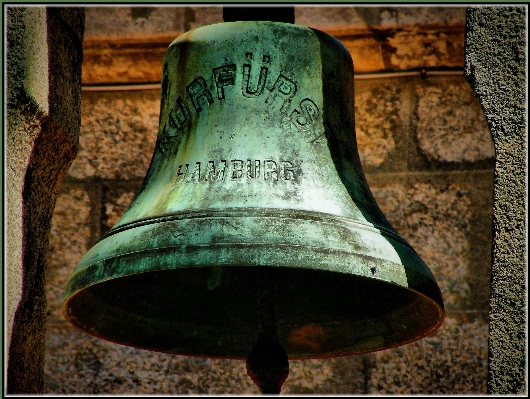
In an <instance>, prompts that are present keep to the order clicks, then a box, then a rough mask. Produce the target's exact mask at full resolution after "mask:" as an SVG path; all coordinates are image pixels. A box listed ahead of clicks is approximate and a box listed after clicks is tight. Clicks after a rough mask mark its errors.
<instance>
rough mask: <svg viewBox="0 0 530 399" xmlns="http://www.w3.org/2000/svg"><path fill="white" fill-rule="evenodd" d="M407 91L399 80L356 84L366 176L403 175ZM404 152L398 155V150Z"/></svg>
mask: <svg viewBox="0 0 530 399" xmlns="http://www.w3.org/2000/svg"><path fill="white" fill-rule="evenodd" d="M406 95H407V87H406V85H404V84H403V82H402V81H399V79H373V80H372V79H371V80H370V81H362V80H361V81H356V82H355V133H356V138H357V145H358V148H359V156H360V158H361V163H362V165H363V168H364V170H365V171H366V172H370V171H372V170H384V169H385V168H381V166H386V169H387V170H393V171H402V170H405V169H406V157H405V156H402V155H403V154H404V152H405V151H404V150H405V149H406V147H405V145H406V143H407V140H406V137H407V135H408V113H410V112H407V111H409V109H408V108H407V104H408V102H407V101H406V98H404V96H406ZM398 149H399V150H401V151H397V150H398Z"/></svg>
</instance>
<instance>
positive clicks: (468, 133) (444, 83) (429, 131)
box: [416, 78, 494, 162]
mask: <svg viewBox="0 0 530 399" xmlns="http://www.w3.org/2000/svg"><path fill="white" fill-rule="evenodd" d="M416 92H417V96H418V107H417V111H416V113H417V115H418V120H417V122H416V134H417V140H418V145H419V147H420V148H421V150H422V151H423V154H424V155H425V156H426V157H427V158H428V159H429V160H430V161H432V160H434V161H438V162H477V161H480V160H485V159H492V158H493V156H494V151H493V140H492V139H491V135H490V133H489V129H488V126H487V124H486V119H485V118H484V114H483V113H482V109H481V108H480V103H479V102H478V101H477V98H476V96H475V93H473V90H472V89H471V88H470V87H469V84H467V83H466V82H465V81H464V79H463V78H461V79H452V80H449V79H447V78H445V79H443V78H429V79H427V80H426V81H425V83H424V84H419V85H416Z"/></svg>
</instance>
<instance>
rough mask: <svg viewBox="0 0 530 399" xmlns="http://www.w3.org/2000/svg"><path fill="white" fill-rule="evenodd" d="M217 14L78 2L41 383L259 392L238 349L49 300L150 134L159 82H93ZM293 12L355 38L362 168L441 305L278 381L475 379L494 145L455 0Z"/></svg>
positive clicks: (482, 337)
mask: <svg viewBox="0 0 530 399" xmlns="http://www.w3.org/2000/svg"><path fill="white" fill-rule="evenodd" d="M221 15H222V14H221V9H220V8H219V7H189V8H184V7H181V8H179V7H160V8H141V9H140V8H127V7H125V8H104V9H103V8H91V7H87V8H86V33H85V35H86V40H85V42H84V49H85V50H86V53H85V54H86V57H85V60H84V64H83V68H84V69H83V82H84V84H85V85H90V84H95V85H100V86H98V87H100V88H99V89H98V88H94V87H92V88H89V87H86V88H85V90H84V91H83V97H82V127H81V136H80V148H79V153H78V157H77V158H76V160H75V161H74V163H73V165H72V167H71V168H70V170H69V172H68V176H67V178H66V180H65V183H64V184H63V186H62V189H61V192H60V194H59V197H58V200H57V206H56V208H55V212H54V217H53V220H52V232H51V235H50V256H49V268H48V273H47V276H46V278H47V284H48V286H47V294H48V316H47V317H48V323H47V337H46V370H45V389H44V392H45V393H48V394H191V393H194V394H221V393H229V394H256V393H258V391H257V388H256V387H255V386H254V385H253V383H252V382H251V380H250V378H249V377H248V376H247V375H246V370H245V365H244V362H241V361H233V360H211V359H201V358H190V357H182V356H173V355H166V354H160V353H155V352H148V351H143V350H138V349H133V348H129V347H124V346H120V345H117V344H112V343H109V342H106V341H103V340H99V339H96V338H93V337H91V336H88V335H86V334H84V333H82V332H79V331H77V330H76V329H74V328H73V327H71V326H70V325H69V324H68V323H67V322H66V321H65V320H64V319H63V317H62V316H61V314H60V306H61V301H62V292H63V289H64V286H65V284H66V281H67V279H68V278H69V275H70V273H71V271H72V270H73V268H74V266H75V265H76V263H77V262H78V260H79V259H80V258H81V256H82V255H83V254H84V253H85V252H86V251H87V250H88V249H89V248H90V247H91V245H93V243H94V242H95V240H97V238H98V237H99V236H100V235H101V234H103V233H104V232H105V231H106V230H108V229H109V228H110V227H112V225H113V224H114V223H116V222H117V220H118V219H119V217H120V215H121V214H122V213H123V212H124V210H125V209H126V207H127V206H128V204H129V203H130V202H131V201H132V199H133V198H134V195H135V193H136V192H137V191H138V189H139V187H140V185H141V182H142V180H143V177H144V175H145V172H146V170H147V167H148V165H149V161H150V158H151V155H152V153H153V150H154V145H155V140H156V132H157V126H158V113H159V106H160V90H159V88H158V86H156V85H155V86H126V87H120V88H118V87H116V86H107V87H105V88H101V85H104V84H118V83H131V82H132V83H135V84H138V85H141V84H146V83H156V82H157V79H159V76H160V71H161V69H160V65H161V55H160V58H159V59H158V58H157V57H158V55H157V56H156V57H154V56H153V57H152V58H149V56H146V57H143V58H142V57H140V55H141V54H145V53H147V54H162V55H163V50H161V49H163V48H164V46H167V44H169V42H170V41H171V39H168V37H170V36H171V35H174V36H173V37H176V36H177V35H178V34H179V33H181V32H184V31H186V30H188V29H192V28H195V27H198V26H202V25H205V24H209V23H216V22H221V20H222V17H221ZM296 23H297V24H300V25H307V26H311V27H316V28H320V29H322V30H324V31H327V32H329V33H332V34H334V35H336V37H338V38H339V39H340V40H342V41H343V42H344V44H345V45H346V46H347V48H348V49H349V50H350V52H351V53H352V56H353V60H354V64H355V65H356V71H357V73H358V74H357V75H356V79H355V112H356V133H357V141H358V143H359V152H360V156H361V161H362V163H363V168H364V171H365V174H366V177H367V180H368V183H369V184H370V188H371V190H372V192H373V194H374V196H375V198H376V200H377V202H378V204H379V205H380V207H381V209H382V210H383V212H384V213H385V215H386V216H387V218H388V219H389V221H390V222H391V223H392V225H393V226H394V227H395V229H396V230H397V232H398V233H399V234H400V235H401V236H402V237H404V238H405V239H406V240H407V241H409V243H410V244H411V245H412V246H413V247H414V248H415V249H416V251H417V252H418V253H419V254H420V256H421V257H422V258H423V259H424V261H425V262H426V263H427V264H428V265H429V267H430V269H431V270H432V271H433V273H434V275H435V277H436V279H437V281H438V283H439V285H440V288H441V290H442V295H443V297H444V301H445V305H446V311H447V318H446V320H445V322H444V325H443V326H442V327H441V329H440V330H439V331H438V332H437V333H435V334H434V335H433V336H430V337H428V338H425V339H423V340H421V341H418V342H416V343H413V344H409V345H406V346H403V347H399V348H395V349H391V350H386V351H382V352H377V353H373V354H368V355H362V356H356V357H345V358H335V359H327V360H307V361H291V372H290V376H289V378H288V380H287V381H286V383H285V384H284V386H283V389H282V392H283V393H285V394H295V393H322V394H324V393H337V394H389V393H392V394H409V393H410V394H485V393H486V385H487V358H488V347H487V344H488V298H489V281H490V264H491V240H492V190H493V185H492V184H493V183H492V181H493V156H494V149H493V142H492V139H491V135H490V132H489V130H488V126H487V124H486V121H485V118H484V116H483V113H482V110H481V107H480V104H479V103H478V101H477V99H476V98H475V95H474V93H473V91H472V89H471V88H470V86H469V84H468V83H467V82H466V80H465V78H464V73H463V60H464V54H463V45H464V43H463V37H464V36H463V34H464V27H465V8H462V7H445V8H441V7H434V8H430V7H426V8H406V7H404V8H401V7H400V8H392V7H384V8H372V7H360V8H356V7H325V8H320V7H296ZM131 38H132V39H131ZM149 38H150V39H151V41H150V40H149ZM168 40H169V41H168ZM133 43H136V45H135V46H133ZM120 57H121V58H120ZM116 59H119V60H120V62H119V63H115V62H114V60H116ZM133 61H134V62H135V65H133ZM124 65H125V66H127V65H128V67H127V68H125V69H126V70H124V69H123V68H124ZM156 65H159V66H158V67H157V66H156ZM358 65H360V67H359V68H357V66H358ZM105 66H106V67H105ZM135 66H138V69H135V68H134V67H135ZM157 68H158V69H157ZM96 70H97V71H96ZM422 71H423V73H422ZM390 72H392V73H393V74H390ZM403 72H405V73H403Z"/></svg>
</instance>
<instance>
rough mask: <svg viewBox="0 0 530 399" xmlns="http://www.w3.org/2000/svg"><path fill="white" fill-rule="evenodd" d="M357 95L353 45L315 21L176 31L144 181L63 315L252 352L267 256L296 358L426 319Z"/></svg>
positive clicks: (437, 298)
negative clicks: (359, 122) (371, 164)
mask: <svg viewBox="0 0 530 399" xmlns="http://www.w3.org/2000/svg"><path fill="white" fill-rule="evenodd" d="M353 106H354V104H353V65H352V61H351V58H350V56H349V54H348V52H347V50H346V49H345V48H344V47H343V46H342V45H341V44H340V43H339V42H338V41H337V40H335V39H334V38H332V37H331V36H329V35H326V34H324V33H322V32H319V31H316V30H312V29H309V28H304V27H301V26H296V25H291V24H283V23H273V22H230V23H223V24H216V25H210V26H206V27H202V28H199V29H196V30H193V31H190V32H188V33H186V34H184V35H182V36H180V37H179V38H178V39H176V40H175V41H174V42H173V43H172V44H171V45H170V47H169V49H168V51H167V53H166V55H165V59H164V67H163V80H162V104H161V113H160V125H159V132H158V139H157V146H156V150H155V153H154V155H153V159H152V162H151V166H150V168H149V171H148V173H147V176H146V178H145V181H144V184H143V186H142V188H141V190H140V192H139V194H138V196H137V197H136V199H135V200H134V201H133V203H132V205H131V207H130V208H129V209H128V211H127V212H126V213H125V214H124V215H123V217H122V219H121V220H120V221H119V222H118V223H117V224H116V225H115V226H114V227H113V228H112V229H111V230H110V231H109V232H108V233H107V234H106V235H105V236H104V237H102V239H101V240H100V241H99V242H98V243H97V244H96V245H95V246H94V247H93V248H92V249H91V250H90V251H89V252H88V253H87V254H86V255H85V257H84V258H83V259H82V260H81V261H80V263H79V264H78V266H77V267H76V269H75V270H74V272H73V275H72V277H71V279H70V281H69V283H68V286H67V288H66V293H65V301H64V304H63V314H64V315H65V317H66V318H67V319H68V320H69V321H70V322H71V323H72V324H74V325H76V326H77V327H79V328H81V329H83V330H85V331H87V332H88V333H90V334H93V335H95V336H99V337H101V338H105V339H108V340H111V341H114V342H118V343H122V344H125V345H130V346H136V347H141V348H146V349H151V350H158V351H164V352H170V353H178V354H186V355H196V356H210V357H226V358H239V359H244V358H246V356H247V355H248V353H249V352H250V351H251V349H252V347H253V346H254V343H255V342H256V339H257V336H258V316H257V313H258V310H257V308H258V300H257V297H256V291H257V286H258V285H257V284H258V280H259V270H260V268H261V267H274V268H278V273H277V282H276V284H277V320H278V325H277V329H278V339H279V342H280V344H281V345H282V346H283V347H284V348H285V350H286V352H287V354H288V355H289V358H291V359H296V358H314V357H326V356H343V355H351V354H356V353H363V352H370V351H374V350H380V349H385V348H390V347H393V346H397V345H402V344H404V343H408V342H411V341H414V340H416V339H419V338H421V337H423V336H425V335H428V334H430V333H432V332H433V331H434V330H435V329H436V328H438V327H439V326H440V325H441V323H442V320H443V315H444V312H443V302H442V298H441V294H440V290H439V288H438V286H437V284H436V282H435V279H434V277H433V276H432V274H431V272H430V271H429V269H428V268H427V266H426V265H425V264H424V263H423V261H422V260H421V259H420V258H419V257H418V255H417V254H416V252H415V251H414V250H413V249H412V248H411V247H410V245H408V243H407V242H406V241H405V240H403V239H402V238H400V237H399V236H398V235H397V234H396V233H395V231H394V230H393V229H392V227H391V226H390V224H389V223H388V221H387V220H386V219H385V217H384V215H383V214H382V213H381V211H380V210H379V208H378V206H377V204H376V202H375V200H374V199H373V197H372V195H371V193H370V190H369V188H368V185H367V183H366V181H365V178H364V175H363V173H362V168H361V165H360V161H359V156H358V153H357V147H356V142H355V134H354V120H353V116H354V109H353Z"/></svg>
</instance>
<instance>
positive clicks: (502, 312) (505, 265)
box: [465, 6, 528, 394]
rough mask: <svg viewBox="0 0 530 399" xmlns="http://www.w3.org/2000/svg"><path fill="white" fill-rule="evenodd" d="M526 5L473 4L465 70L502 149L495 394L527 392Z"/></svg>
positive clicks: (497, 191) (496, 231)
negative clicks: (481, 5) (486, 5)
mask: <svg viewBox="0 0 530 399" xmlns="http://www.w3.org/2000/svg"><path fill="white" fill-rule="evenodd" d="M526 22H527V21H526V9H525V7H522V6H521V7H470V8H468V9H467V18H466V25H467V26H466V42H465V73H466V77H467V79H468V81H469V82H470V84H471V86H472V87H473V89H474V90H475V92H476V94H477V96H478V98H479V101H480V103H481V105H482V108H483V110H484V114H485V116H486V119H487V122H488V125H489V128H490V131H491V134H492V136H493V142H494V147H495V172H494V189H493V254H492V255H493V256H492V269H491V274H492V276H491V293H490V313H489V317H490V336H489V369H488V393H490V394H524V393H525V391H526V375H527V374H526V363H525V359H526V353H525V350H526V349H525V348H526V332H525V331H526V321H527V313H526V286H525V281H526V265H527V236H526V222H525V216H526V215H525V213H526V209H527V195H526V187H525V185H526V184H525V181H526V172H527V150H526V140H527V134H528V130H527V129H528V125H527V121H526V116H527V115H526V112H527V106H528V104H527V101H526V97H525V88H526V87H527V81H526V71H525V52H526V48H525V46H526V42H525V37H526V32H525V29H526Z"/></svg>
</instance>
